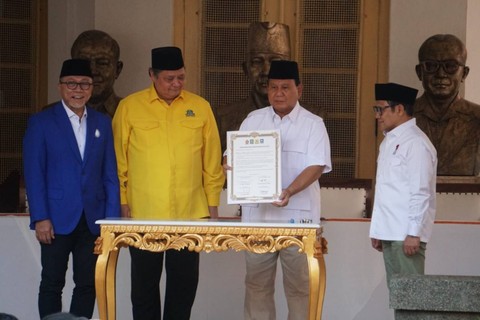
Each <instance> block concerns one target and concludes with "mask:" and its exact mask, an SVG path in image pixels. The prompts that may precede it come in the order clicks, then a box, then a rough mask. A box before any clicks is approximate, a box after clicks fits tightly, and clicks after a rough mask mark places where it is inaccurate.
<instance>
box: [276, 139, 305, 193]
mask: <svg viewBox="0 0 480 320" xmlns="http://www.w3.org/2000/svg"><path fill="white" fill-rule="evenodd" d="M282 151H283V152H282V154H283V156H282V184H283V185H284V186H288V185H289V184H290V183H291V182H292V181H293V180H294V179H295V178H296V177H297V176H298V175H299V174H300V172H302V171H303V169H305V159H306V156H307V142H306V141H285V142H284V143H283V146H282Z"/></svg>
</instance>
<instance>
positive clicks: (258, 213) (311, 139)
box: [240, 102, 332, 223]
mask: <svg viewBox="0 0 480 320" xmlns="http://www.w3.org/2000/svg"><path fill="white" fill-rule="evenodd" d="M273 129H278V130H280V135H281V141H282V161H281V163H282V188H283V189H285V188H287V187H288V186H289V185H290V184H291V183H292V181H293V180H295V178H296V177H297V176H298V175H299V174H300V173H301V172H302V171H303V170H304V169H305V168H307V167H309V166H313V165H319V166H325V168H324V170H323V173H327V172H330V171H331V169H332V163H331V159H330V140H329V138H328V134H327V129H326V127H325V124H324V123H323V120H322V118H320V117H318V116H316V115H314V114H313V113H311V112H309V111H307V110H306V109H304V108H303V107H301V106H300V105H299V104H298V102H297V104H296V106H295V108H294V109H293V110H292V111H291V112H290V113H289V114H288V115H286V116H284V117H283V118H280V117H279V116H278V115H277V114H276V113H275V112H274V110H273V107H271V106H269V107H265V108H262V109H259V110H255V111H253V112H251V113H250V114H249V115H248V116H247V118H246V119H245V120H244V121H243V122H242V125H241V126H240V130H241V131H243V130H245V131H251V130H273ZM290 219H294V220H295V221H296V222H298V221H300V220H301V219H311V220H312V221H313V223H320V185H319V183H318V181H315V182H314V183H312V184H311V185H310V186H308V187H307V188H305V189H304V190H302V191H301V192H299V193H297V194H295V195H294V196H292V197H291V198H290V200H289V203H288V205H287V206H286V207H283V208H279V207H275V206H273V205H272V204H269V203H266V204H265V203H262V204H252V205H250V204H248V205H242V221H259V220H262V221H280V220H284V221H288V220H290Z"/></svg>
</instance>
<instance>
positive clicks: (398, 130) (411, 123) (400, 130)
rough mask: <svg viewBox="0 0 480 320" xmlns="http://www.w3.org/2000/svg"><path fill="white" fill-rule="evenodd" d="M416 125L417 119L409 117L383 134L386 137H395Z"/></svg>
mask: <svg viewBox="0 0 480 320" xmlns="http://www.w3.org/2000/svg"><path fill="white" fill-rule="evenodd" d="M416 125H417V120H416V119H415V118H411V119H410V120H408V121H406V122H404V123H402V124H401V125H399V126H397V127H395V128H393V129H392V130H390V131H388V132H383V135H384V136H385V137H388V138H396V137H399V136H401V135H402V134H403V133H404V132H405V131H406V130H408V129H409V128H411V127H414V126H416Z"/></svg>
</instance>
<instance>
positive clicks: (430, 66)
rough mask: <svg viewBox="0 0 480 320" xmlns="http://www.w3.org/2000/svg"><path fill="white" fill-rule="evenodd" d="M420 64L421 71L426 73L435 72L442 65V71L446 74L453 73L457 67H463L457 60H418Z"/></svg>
mask: <svg viewBox="0 0 480 320" xmlns="http://www.w3.org/2000/svg"><path fill="white" fill-rule="evenodd" d="M420 65H421V66H422V67H423V71H425V72H426V73H435V72H437V71H438V69H439V68H440V66H442V68H443V71H445V72H446V73H448V74H454V73H455V72H457V71H458V68H460V67H465V65H464V64H461V63H460V62H458V61H457V60H443V61H438V60H425V61H422V62H420Z"/></svg>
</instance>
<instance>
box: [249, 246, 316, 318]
mask: <svg viewBox="0 0 480 320" xmlns="http://www.w3.org/2000/svg"><path fill="white" fill-rule="evenodd" d="M245 255H246V267H247V274H246V277H245V306H244V314H245V320H275V319H276V313H275V300H274V292H275V275H276V270H277V260H278V257H279V256H280V261H281V264H282V271H283V287H284V291H285V297H286V298H287V305H288V318H287V319H288V320H307V319H308V306H309V293H310V292H309V285H308V263H307V256H306V255H305V254H304V253H299V252H298V247H296V246H291V247H288V248H286V249H283V250H280V251H278V252H274V253H265V254H257V253H251V252H246V254H245Z"/></svg>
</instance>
